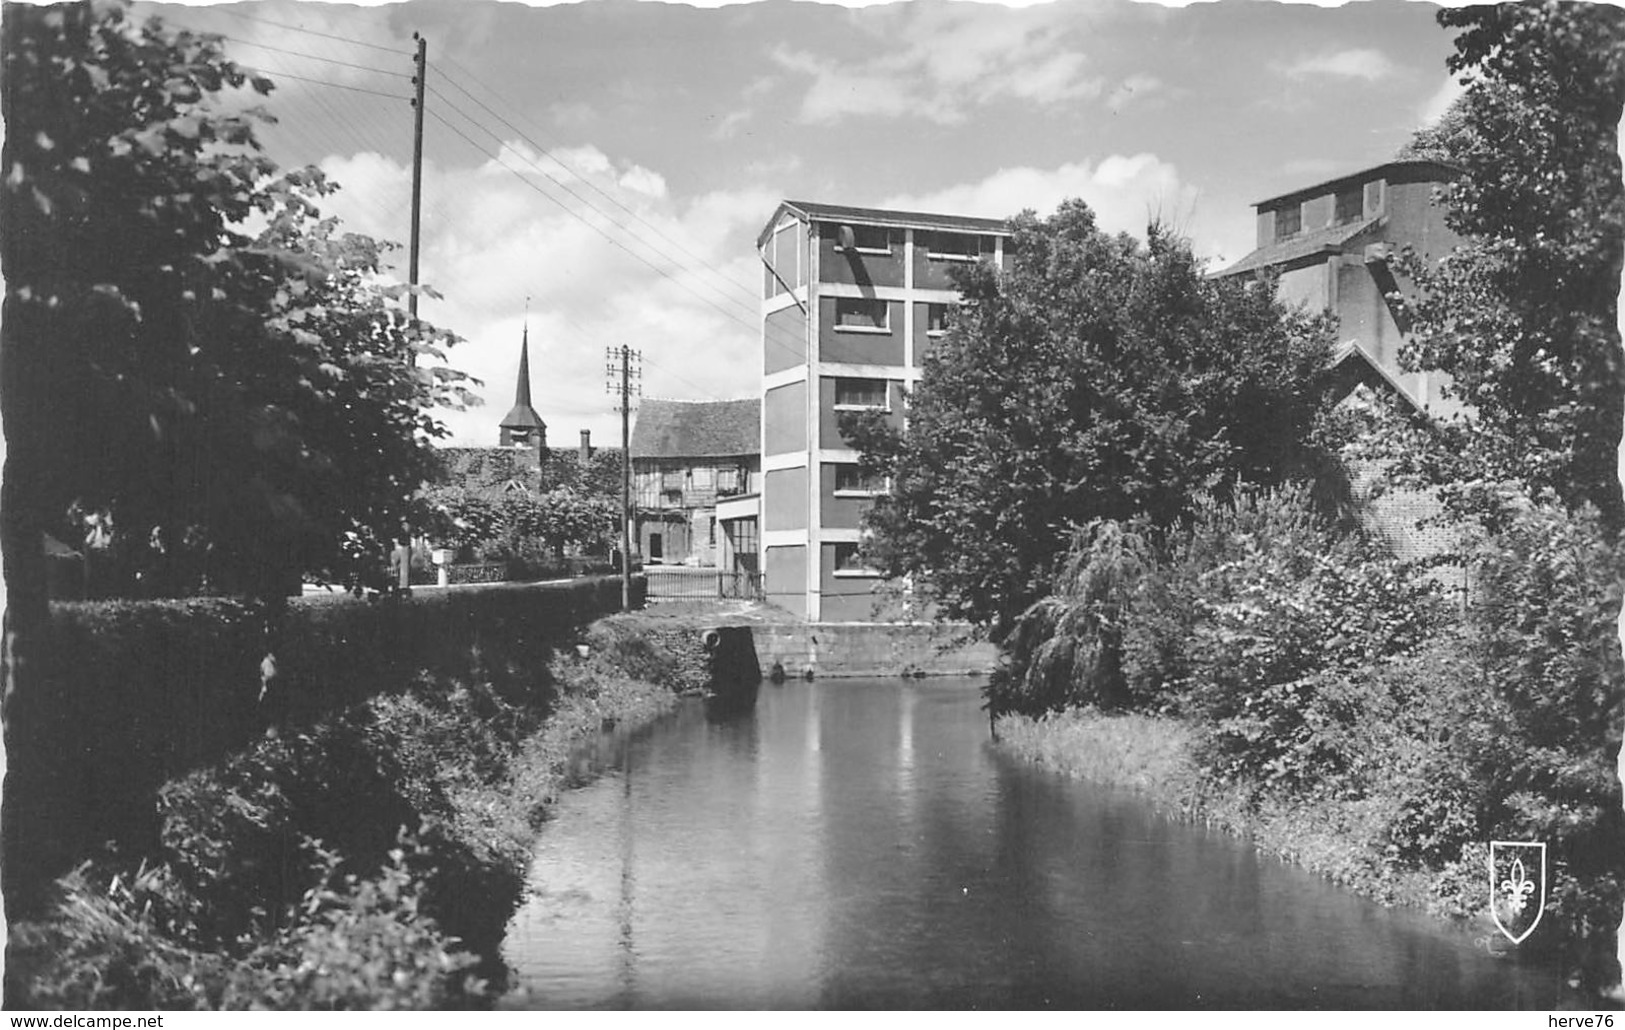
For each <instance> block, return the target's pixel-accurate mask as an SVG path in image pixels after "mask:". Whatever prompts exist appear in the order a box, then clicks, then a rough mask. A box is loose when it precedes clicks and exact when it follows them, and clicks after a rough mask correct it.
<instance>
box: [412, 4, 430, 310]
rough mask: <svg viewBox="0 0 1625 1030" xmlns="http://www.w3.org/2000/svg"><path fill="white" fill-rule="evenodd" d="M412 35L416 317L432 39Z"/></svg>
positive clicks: (413, 253)
mask: <svg viewBox="0 0 1625 1030" xmlns="http://www.w3.org/2000/svg"><path fill="white" fill-rule="evenodd" d="M412 38H413V39H415V40H417V41H418V52H417V58H416V64H417V68H416V73H415V74H414V75H413V76H412V85H413V86H415V87H416V95H415V96H414V97H413V99H412V120H413V127H412V247H411V256H410V257H409V258H408V263H407V270H406V276H407V281H408V282H409V283H410V284H411V286H412V292H411V293H409V294H407V297H406V310H407V312H408V313H409V314H411V316H412V317H413V318H414V319H415V318H417V317H418V292H417V285H418V244H419V242H420V240H419V228H420V226H421V225H422V222H423V87H424V80H425V79H426V78H427V77H428V74H429V41H428V40H427V39H424V38H423V37H422V36H420V35H418V34H417V33H416V32H414V33H412Z"/></svg>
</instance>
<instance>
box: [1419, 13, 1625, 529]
mask: <svg viewBox="0 0 1625 1030" xmlns="http://www.w3.org/2000/svg"><path fill="white" fill-rule="evenodd" d="M1439 21H1440V24H1442V25H1444V26H1445V27H1446V28H1454V29H1459V30H1460V32H1459V34H1458V35H1457V37H1456V40H1455V46H1456V53H1455V54H1454V55H1452V56H1451V58H1450V60H1449V67H1450V70H1451V71H1452V72H1458V73H1463V74H1465V75H1467V76H1468V78H1466V79H1465V80H1464V81H1466V83H1467V90H1466V93H1465V94H1464V95H1463V96H1462V97H1461V98H1460V100H1459V101H1458V102H1457V104H1456V105H1455V107H1454V108H1453V109H1452V111H1451V112H1450V113H1449V114H1448V115H1447V117H1446V118H1445V119H1444V120H1443V121H1442V122H1441V123H1440V124H1439V125H1438V126H1435V127H1432V128H1429V129H1427V130H1424V131H1423V132H1421V133H1419V134H1418V136H1417V138H1416V139H1415V140H1414V141H1413V144H1412V146H1413V149H1414V150H1415V151H1416V152H1418V153H1425V154H1427V155H1428V156H1432V157H1437V158H1440V159H1443V160H1447V161H1449V162H1451V163H1452V164H1454V165H1456V166H1457V167H1459V168H1460V169H1461V170H1462V175H1461V178H1460V179H1459V180H1457V181H1456V182H1455V183H1454V184H1452V185H1450V186H1448V187H1446V188H1445V189H1444V190H1443V195H1442V200H1443V202H1444V203H1445V204H1446V205H1447V212H1446V221H1447V223H1448V224H1449V226H1450V227H1451V228H1452V229H1453V230H1455V231H1456V232H1458V233H1460V234H1462V235H1463V236H1464V237H1465V238H1466V239H1467V243H1466V244H1465V245H1463V246H1461V247H1459V248H1457V250H1456V251H1455V252H1454V253H1452V254H1451V255H1449V256H1447V257H1445V258H1444V259H1443V260H1442V261H1441V262H1440V263H1439V265H1438V266H1437V267H1436V268H1430V267H1428V266H1427V264H1426V263H1424V262H1423V261H1422V260H1421V259H1420V258H1419V257H1417V256H1416V255H1409V256H1408V259H1407V263H1406V272H1407V274H1408V275H1409V276H1410V277H1411V278H1412V279H1413V280H1414V282H1415V284H1416V286H1417V290H1416V291H1415V294H1414V296H1411V297H1410V298H1409V299H1408V300H1405V299H1404V298H1401V300H1402V302H1403V303H1405V305H1406V308H1407V309H1408V310H1407V313H1408V315H1409V317H1410V319H1411V321H1412V325H1413V335H1412V340H1411V343H1410V344H1409V345H1408V346H1407V348H1406V350H1405V353H1404V355H1403V357H1404V359H1405V360H1406V361H1407V362H1408V363H1409V364H1410V365H1411V366H1412V367H1415V368H1422V369H1439V370H1443V371H1444V372H1447V373H1449V375H1450V377H1451V385H1450V386H1449V387H1448V389H1449V390H1450V391H1451V392H1452V394H1454V396H1456V397H1457V398H1459V399H1460V400H1461V401H1462V402H1463V403H1464V404H1465V405H1466V406H1467V410H1466V412H1465V413H1464V414H1463V415H1462V416H1460V417H1458V418H1456V419H1454V420H1451V421H1448V422H1445V423H1443V424H1442V425H1439V426H1437V427H1436V429H1435V431H1434V432H1433V433H1432V434H1431V435H1428V434H1417V433H1414V432H1412V433H1400V434H1398V435H1396V436H1395V438H1394V442H1395V446H1393V447H1392V448H1391V449H1390V450H1391V452H1392V453H1391V455H1390V456H1391V457H1393V458H1394V459H1395V460H1396V462H1397V463H1398V464H1397V468H1398V469H1399V470H1400V471H1401V472H1402V473H1405V474H1408V475H1410V476H1413V477H1416V478H1419V479H1421V480H1422V481H1425V482H1430V483H1433V484H1437V485H1441V486H1442V493H1443V496H1444V498H1445V500H1446V502H1447V503H1448V504H1449V505H1450V507H1451V509H1452V510H1453V511H1454V512H1455V513H1456V514H1457V515H1458V516H1477V517H1482V518H1484V519H1485V520H1486V521H1487V522H1488V524H1489V525H1490V526H1491V528H1495V527H1497V526H1499V525H1502V524H1504V523H1505V522H1506V520H1507V518H1508V515H1509V508H1508V504H1507V499H1508V497H1509V496H1539V495H1541V494H1542V493H1544V492H1547V491H1550V492H1551V493H1553V494H1555V495H1556V496H1557V497H1559V498H1561V499H1562V500H1563V501H1564V502H1565V503H1567V504H1569V505H1578V504H1581V503H1582V502H1590V503H1592V504H1594V505H1596V506H1597V507H1598V508H1599V509H1600V510H1601V511H1602V512H1603V515H1604V520H1605V523H1606V524H1607V525H1608V526H1609V527H1611V529H1612V530H1614V531H1617V530H1618V529H1619V528H1620V527H1621V526H1622V525H1625V504H1622V501H1621V496H1620V488H1619V479H1618V474H1617V464H1618V459H1617V447H1618V444H1619V440H1620V424H1621V418H1622V416H1625V378H1622V377H1625V365H1622V363H1621V356H1620V345H1619V336H1618V332H1617V328H1616V326H1617V294H1618V290H1619V276H1620V267H1621V256H1622V253H1625V190H1622V188H1621V184H1620V162H1619V155H1618V152H1617V142H1618V141H1617V129H1618V124H1619V120H1620V114H1621V107H1622V104H1625V11H1622V10H1620V9H1619V8H1616V7H1611V6H1608V5H1604V4H1571V3H1560V2H1556V0H1546V2H1541V3H1528V4H1501V5H1497V6H1494V7H1464V8H1451V9H1446V10H1444V11H1441V12H1440V13H1439Z"/></svg>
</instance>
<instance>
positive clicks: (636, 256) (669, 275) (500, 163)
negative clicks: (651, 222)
mask: <svg viewBox="0 0 1625 1030" xmlns="http://www.w3.org/2000/svg"><path fill="white" fill-rule="evenodd" d="M427 113H428V114H429V115H430V116H432V117H433V118H434V119H435V120H436V121H438V122H439V123H440V124H441V125H443V126H445V127H446V128H447V129H450V130H451V131H452V132H454V133H456V134H457V135H458V136H460V137H462V139H463V140H464V142H466V143H467V144H468V145H469V146H471V147H473V148H474V149H475V150H478V151H479V152H480V153H481V154H483V155H485V156H486V157H488V158H490V159H491V160H492V161H494V162H496V164H497V165H498V166H499V167H500V168H502V169H503V170H504V171H506V172H508V173H509V174H511V175H512V176H514V178H516V179H518V180H519V181H520V182H522V183H524V184H525V185H526V186H528V187H530V188H531V189H532V190H534V191H535V192H537V193H539V194H540V195H541V196H543V197H546V198H547V199H548V200H550V201H552V202H553V203H555V204H557V205H558V206H559V208H560V209H561V210H563V211H564V212H565V213H566V214H569V215H570V216H571V217H573V218H575V219H576V220H577V221H579V222H581V224H583V225H585V226H586V227H587V228H589V229H591V230H592V231H593V232H596V233H597V234H598V235H599V236H602V237H603V238H604V239H605V240H607V241H608V242H609V243H610V244H611V245H612V246H614V247H616V248H618V249H619V250H621V251H623V252H625V253H626V254H628V255H630V256H631V257H633V258H634V259H636V260H637V261H639V262H640V263H642V264H643V265H645V266H647V267H648V268H650V269H652V270H653V271H655V272H656V273H658V274H659V275H661V276H662V277H664V278H666V279H669V280H671V281H672V282H673V283H675V284H676V285H677V286H678V287H679V288H680V289H683V290H685V291H687V292H688V293H689V294H690V295H691V296H693V297H694V298H695V299H696V300H699V301H701V302H702V303H704V304H706V305H707V306H709V307H710V308H711V309H712V310H714V311H716V312H718V313H719V314H721V315H722V316H723V317H724V318H726V319H728V320H729V321H731V322H734V323H735V324H738V325H741V326H744V327H745V328H746V329H749V330H750V331H751V333H752V335H754V334H755V333H756V332H757V331H758V329H759V328H760V327H759V326H758V325H756V324H755V323H754V322H746V321H744V320H743V319H741V318H740V317H739V316H738V315H736V314H734V313H733V312H732V311H729V310H728V309H727V308H724V307H722V306H721V305H719V304H717V303H716V302H715V301H712V300H711V299H709V298H707V297H703V296H701V295H700V294H698V293H695V292H694V290H693V289H692V288H691V287H689V286H687V285H685V284H684V283H683V281H682V280H680V279H678V278H677V277H676V276H675V275H673V274H672V273H671V272H670V271H669V270H667V269H664V268H661V267H660V266H659V265H657V264H655V263H654V262H653V261H650V260H649V259H648V258H646V257H644V256H643V255H642V254H639V253H638V252H637V251H635V250H633V249H632V248H631V247H628V246H627V245H626V244H624V243H622V242H621V241H620V240H617V239H616V238H615V237H613V236H611V235H610V234H609V233H607V232H605V231H604V230H603V229H602V228H600V227H599V226H597V225H594V224H593V223H592V222H590V221H588V220H587V219H586V218H584V217H582V216H581V215H580V214H579V213H577V212H575V211H572V210H570V208H569V207H568V206H566V205H565V204H563V203H562V202H561V201H559V199H558V198H557V197H554V196H552V195H550V194H549V193H548V192H547V191H546V190H544V189H542V188H541V187H540V186H538V185H537V184H536V183H534V182H532V181H531V180H530V179H528V178H526V177H525V174H524V173H523V172H521V171H519V170H518V169H516V168H513V167H512V166H510V165H508V164H506V163H504V162H503V161H502V158H501V152H500V151H498V153H496V154H492V153H491V152H490V151H488V150H486V149H485V148H484V147H483V146H481V145H480V144H479V143H476V142H475V141H474V140H473V138H472V137H470V136H469V135H468V134H467V133H465V132H463V131H462V130H461V129H459V128H457V126H455V125H453V124H452V123H451V122H449V121H447V120H446V119H445V118H443V117H441V115H440V114H439V113H438V112H436V111H433V110H429V111H427ZM465 117H466V115H465ZM475 124H478V123H475ZM481 128H484V126H481ZM485 131H487V132H490V130H489V129H486V130H485ZM498 138H499V140H500V137H498ZM533 164H534V163H533ZM537 170H538V171H542V174H543V175H547V173H546V172H545V171H543V170H542V169H539V168H538V169H537ZM547 177H548V178H549V179H552V176H551V175H547ZM552 181H554V182H557V180H556V179H553V180H552ZM572 195H573V194H572ZM594 210H595V211H596V209H594ZM598 213H599V214H602V212H598ZM611 224H615V225H617V227H618V228H621V229H622V230H623V231H625V227H624V226H619V223H615V222H614V221H613V220H611ZM633 238H634V239H637V237H636V236H635V235H634V236H633ZM639 242H641V243H644V246H647V247H649V248H650V249H651V250H654V249H655V248H654V247H653V246H651V245H650V244H648V243H647V242H645V241H642V240H639ZM656 253H659V251H656ZM662 256H665V255H662ZM769 342H773V343H779V341H776V340H769ZM797 342H798V343H799V342H800V341H797ZM779 345H780V346H781V347H784V348H785V349H786V350H787V351H791V352H792V353H794V349H793V348H791V347H790V346H789V345H788V344H784V343H779Z"/></svg>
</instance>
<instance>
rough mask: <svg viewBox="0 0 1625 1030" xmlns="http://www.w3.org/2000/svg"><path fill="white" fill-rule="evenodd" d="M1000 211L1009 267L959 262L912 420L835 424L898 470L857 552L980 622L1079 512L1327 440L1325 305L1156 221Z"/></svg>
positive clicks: (1002, 607) (1027, 589)
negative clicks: (958, 298)
mask: <svg viewBox="0 0 1625 1030" xmlns="http://www.w3.org/2000/svg"><path fill="white" fill-rule="evenodd" d="M1013 229H1014V238H1013V241H1012V248H1013V250H1014V252H1015V263H1014V267H1013V269H1011V270H1010V271H1008V272H1005V271H1000V270H998V269H996V268H994V267H993V266H992V265H991V264H987V263H983V264H978V265H976V266H973V267H971V268H970V269H968V270H967V271H966V272H965V273H964V274H962V276H961V278H960V281H959V287H960V290H961V292H962V295H963V305H962V307H961V308H960V312H959V317H958V319H957V321H956V322H955V324H954V327H953V328H952V330H951V331H950V332H949V333H948V335H947V336H946V337H944V338H943V339H941V340H939V341H938V342H937V343H936V344H935V345H934V346H933V348H932V350H931V352H930V353H929V354H928V355H927V357H926V359H925V361H924V363H923V375H922V378H921V382H920V384H919V387H918V389H917V390H916V391H915V392H914V394H913V395H912V396H911V397H910V406H909V412H908V420H909V425H908V431H907V433H906V434H905V433H901V432H898V431H896V430H894V429H892V428H890V427H888V426H887V425H886V423H885V422H884V421H883V420H882V419H880V418H878V417H867V418H853V419H847V420H846V421H845V423H844V425H843V431H844V432H845V433H847V434H848V436H849V438H850V439H851V440H852V441H853V442H854V443H855V445H856V446H857V447H858V448H859V449H860V451H861V452H862V454H863V460H864V463H865V465H866V467H867V468H868V469H869V470H870V471H873V472H878V473H881V474H885V475H889V476H890V477H891V479H892V483H893V489H892V492H891V494H890V496H888V497H886V498H883V499H881V500H880V501H879V502H878V503H877V504H876V506H875V508H874V510H873V511H872V512H871V514H870V516H869V524H870V526H871V527H872V528H873V530H874V531H875V536H874V541H873V543H872V544H871V545H870V547H869V551H870V554H871V560H872V561H874V562H875V563H876V564H877V566H878V567H880V568H881V569H882V570H883V571H884V572H886V573H887V574H889V575H893V576H897V575H902V574H914V575H915V576H917V577H919V578H920V579H923V580H925V581H928V582H929V584H930V585H931V586H932V587H934V588H935V591H936V593H937V595H938V596H939V599H940V601H941V603H942V605H943V608H944V610H945V613H946V614H948V615H950V616H958V617H968V618H970V619H972V620H975V621H977V622H981V623H984V624H987V625H989V626H990V627H991V628H992V630H993V633H994V636H995V638H1000V637H1002V636H1003V634H1004V633H1006V632H1008V629H1009V627H1010V626H1011V625H1012V624H1013V619H1014V618H1015V616H1017V615H1019V614H1020V613H1021V612H1022V611H1023V610H1025V609H1026V608H1027V607H1028V606H1029V605H1031V604H1033V603H1034V602H1035V601H1037V600H1038V599H1039V598H1041V597H1043V596H1044V595H1045V594H1047V593H1048V592H1049V591H1050V589H1051V587H1052V585H1053V579H1054V576H1055V573H1056V571H1057V569H1058V567H1059V562H1060V561H1061V560H1062V558H1063V556H1064V554H1065V552H1066V548H1067V542H1068V541H1069V540H1070V539H1071V537H1072V535H1073V534H1074V532H1075V531H1076V530H1077V529H1078V528H1079V527H1081V526H1084V525H1086V524H1088V523H1089V522H1090V521H1091V520H1094V519H1116V520H1125V519H1129V518H1133V517H1136V516H1143V517H1145V518H1146V519H1148V520H1149V521H1150V523H1151V524H1152V525H1153V526H1166V525H1168V524H1169V523H1171V522H1173V521H1175V520H1177V519H1178V518H1179V517H1180V516H1181V515H1183V514H1184V513H1185V512H1186V511H1187V510H1188V507H1189V504H1190V501H1191V498H1192V497H1194V496H1195V495H1196V494H1198V493H1200V492H1203V491H1211V492H1215V493H1218V494H1221V495H1223V494H1227V493H1228V492H1229V491H1230V490H1232V489H1233V488H1234V487H1235V485H1236V484H1237V483H1238V482H1244V483H1257V484H1273V483H1278V482H1281V481H1283V480H1285V479H1287V478H1289V477H1291V476H1293V475H1295V474H1299V473H1303V472H1306V471H1308V470H1310V469H1313V468H1317V467H1321V466H1323V465H1324V464H1325V462H1326V461H1327V459H1326V458H1325V455H1326V454H1327V453H1328V452H1327V451H1326V450H1325V449H1324V448H1323V447H1322V446H1321V444H1320V437H1319V435H1318V421H1317V410H1318V407H1319V400H1320V394H1321V389H1322V384H1323V382H1324V378H1323V377H1324V375H1325V363H1326V354H1327V348H1328V342H1329V335H1328V328H1329V327H1328V325H1327V324H1326V323H1325V322H1324V321H1323V320H1322V319H1321V318H1319V317H1318V316H1316V317H1311V316H1309V315H1305V314H1302V313H1298V312H1293V311H1288V310H1286V309H1284V308H1283V307H1282V306H1281V305H1280V304H1278V303H1277V302H1276V300H1275V299H1274V289H1273V284H1271V283H1267V282H1241V281H1237V280H1211V279H1206V278H1204V276H1203V271H1202V268H1201V266H1200V263H1199V262H1198V261H1197V260H1196V259H1195V258H1194V257H1193V255H1192V254H1191V252H1190V250H1189V248H1188V247H1187V246H1185V245H1183V244H1182V243H1180V242H1177V241H1174V240H1171V239H1169V238H1168V237H1167V236H1166V235H1165V234H1163V233H1161V232H1158V231H1157V230H1155V229H1153V231H1152V233H1151V236H1150V240H1149V243H1148V244H1140V243H1138V242H1136V241H1135V240H1133V239H1132V238H1130V237H1128V236H1126V235H1119V236H1110V235H1108V234H1106V233H1104V232H1102V231H1101V230H1100V229H1099V228H1098V227H1097V226H1096V224H1095V218H1094V215H1093V213H1092V212H1091V211H1090V210H1089V208H1088V207H1087V206H1086V205H1084V204H1083V203H1081V202H1078V201H1068V202H1066V203H1064V204H1062V205H1061V207H1060V209H1059V210H1058V211H1057V212H1056V213H1055V214H1054V215H1053V216H1051V217H1050V218H1047V219H1040V218H1038V217H1037V216H1036V215H1034V214H1032V213H1031V212H1028V213H1024V214H1022V215H1020V216H1018V217H1017V218H1016V219H1015V220H1014V221H1013Z"/></svg>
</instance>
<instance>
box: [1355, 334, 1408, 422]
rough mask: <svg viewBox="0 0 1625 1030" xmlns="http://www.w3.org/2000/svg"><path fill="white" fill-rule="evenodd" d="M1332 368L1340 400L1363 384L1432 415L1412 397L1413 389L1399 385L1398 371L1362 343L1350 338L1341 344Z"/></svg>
mask: <svg viewBox="0 0 1625 1030" xmlns="http://www.w3.org/2000/svg"><path fill="white" fill-rule="evenodd" d="M1331 369H1332V375H1333V381H1334V384H1335V385H1334V386H1333V391H1334V394H1335V395H1336V396H1337V398H1338V399H1342V398H1344V397H1347V396H1348V395H1349V393H1351V392H1352V391H1353V390H1354V388H1355V387H1356V386H1360V385H1362V384H1363V385H1365V386H1368V387H1370V388H1372V389H1374V390H1378V391H1381V392H1386V393H1390V394H1392V395H1394V396H1396V397H1399V398H1401V399H1402V400H1404V401H1405V403H1406V404H1408V405H1409V406H1410V410H1411V411H1412V412H1414V413H1415V414H1416V415H1418V416H1420V417H1422V418H1423V419H1426V418H1428V413H1427V409H1426V408H1424V407H1423V406H1422V405H1421V404H1419V403H1418V402H1417V400H1416V398H1415V397H1413V396H1411V393H1410V391H1409V390H1407V389H1405V388H1404V387H1403V386H1401V385H1399V380H1398V379H1396V378H1394V373H1393V372H1392V371H1390V370H1389V369H1387V368H1384V367H1383V365H1382V362H1380V361H1378V360H1377V359H1376V358H1374V357H1372V356H1371V353H1370V352H1369V351H1367V350H1366V349H1365V348H1364V347H1362V346H1360V345H1359V344H1358V343H1355V342H1353V341H1349V342H1347V343H1342V344H1339V345H1338V346H1337V348H1336V349H1335V350H1334V351H1333V352H1332V359H1331Z"/></svg>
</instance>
